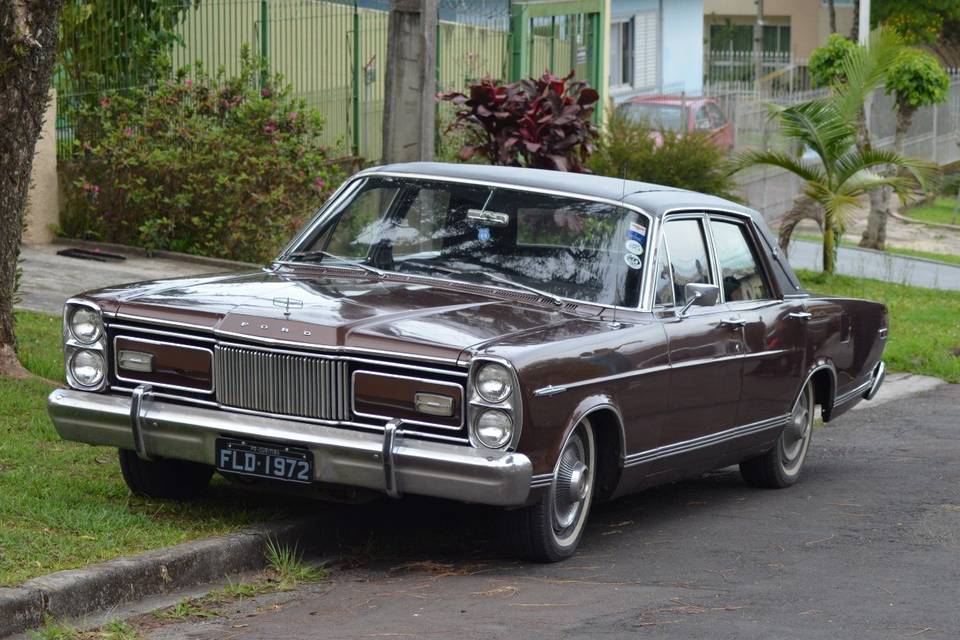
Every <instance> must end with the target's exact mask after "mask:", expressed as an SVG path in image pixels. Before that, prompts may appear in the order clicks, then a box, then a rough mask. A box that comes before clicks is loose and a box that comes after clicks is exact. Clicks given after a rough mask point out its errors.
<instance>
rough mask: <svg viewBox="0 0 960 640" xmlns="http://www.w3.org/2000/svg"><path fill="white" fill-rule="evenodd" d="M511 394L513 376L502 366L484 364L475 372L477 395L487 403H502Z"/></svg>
mask: <svg viewBox="0 0 960 640" xmlns="http://www.w3.org/2000/svg"><path fill="white" fill-rule="evenodd" d="M512 392H513V376H511V375H510V372H509V371H508V370H507V368H506V367H505V366H503V365H502V364H496V363H490V364H485V365H483V366H482V367H480V370H479V371H477V393H479V394H480V397H481V398H483V399H484V400H486V401H487V402H503V401H504V400H506V399H507V398H508V397H509V396H510V394H511V393H512Z"/></svg>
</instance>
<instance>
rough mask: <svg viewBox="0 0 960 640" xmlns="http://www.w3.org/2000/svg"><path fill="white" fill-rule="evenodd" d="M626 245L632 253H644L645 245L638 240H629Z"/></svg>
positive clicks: (639, 254) (640, 254)
mask: <svg viewBox="0 0 960 640" xmlns="http://www.w3.org/2000/svg"><path fill="white" fill-rule="evenodd" d="M624 247H625V248H626V250H627V251H629V252H630V253H633V254H636V255H638V256H642V255H643V245H642V244H640V243H639V242H637V241H636V240H627V242H626V244H625V245H624Z"/></svg>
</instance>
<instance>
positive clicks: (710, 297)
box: [680, 282, 720, 318]
mask: <svg viewBox="0 0 960 640" xmlns="http://www.w3.org/2000/svg"><path fill="white" fill-rule="evenodd" d="M683 295H684V297H685V298H686V299H687V304H685V305H683V308H682V309H680V317H681V318H682V317H683V316H685V315H687V311H689V310H690V307H692V306H694V305H696V306H698V307H712V306H713V305H715V304H717V300H719V299H720V287H718V286H717V285H715V284H700V283H697V282H690V283H687V284H686V285H685V286H684V287H683Z"/></svg>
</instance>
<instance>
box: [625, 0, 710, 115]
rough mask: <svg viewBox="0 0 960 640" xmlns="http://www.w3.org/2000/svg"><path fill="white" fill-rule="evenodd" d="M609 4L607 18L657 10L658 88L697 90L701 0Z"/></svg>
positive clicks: (700, 68) (700, 79)
mask: <svg viewBox="0 0 960 640" xmlns="http://www.w3.org/2000/svg"><path fill="white" fill-rule="evenodd" d="M610 8H611V12H610V18H611V20H616V19H621V18H626V17H630V16H635V15H636V14H640V13H646V12H650V11H656V12H658V15H659V20H660V29H659V38H660V49H659V60H658V61H657V64H658V67H659V86H660V89H659V90H661V91H664V92H669V93H675V92H680V91H684V92H686V93H689V94H699V93H700V91H701V90H702V85H703V0H611V7H610ZM637 51H640V47H637ZM641 88H642V87H637V89H641ZM611 93H612V94H613V95H614V96H616V91H613V90H611Z"/></svg>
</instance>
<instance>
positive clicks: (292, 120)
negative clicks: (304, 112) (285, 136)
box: [288, 111, 300, 122]
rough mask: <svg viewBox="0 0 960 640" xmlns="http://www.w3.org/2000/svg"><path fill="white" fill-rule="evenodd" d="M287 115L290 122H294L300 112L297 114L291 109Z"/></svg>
mask: <svg viewBox="0 0 960 640" xmlns="http://www.w3.org/2000/svg"><path fill="white" fill-rule="evenodd" d="M288 117H289V118H290V122H296V121H297V118H298V117H300V114H298V113H297V112H296V111H291V112H290V115H289V116H288Z"/></svg>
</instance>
